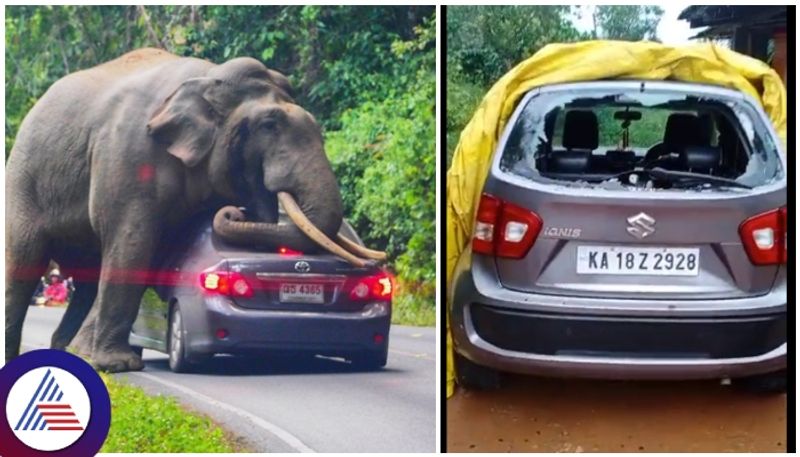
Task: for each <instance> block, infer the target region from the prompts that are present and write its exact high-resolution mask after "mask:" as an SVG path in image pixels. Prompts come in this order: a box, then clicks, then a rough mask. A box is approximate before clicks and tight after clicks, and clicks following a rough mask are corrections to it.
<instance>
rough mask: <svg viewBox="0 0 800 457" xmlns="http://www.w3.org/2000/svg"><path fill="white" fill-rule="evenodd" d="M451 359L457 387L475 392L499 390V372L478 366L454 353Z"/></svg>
mask: <svg viewBox="0 0 800 457" xmlns="http://www.w3.org/2000/svg"><path fill="white" fill-rule="evenodd" d="M453 357H454V359H453V360H454V362H455V369H456V382H457V383H458V385H459V386H461V387H465V388H467V389H475V390H495V389H499V388H500V372H498V371H496V370H493V369H491V368H487V367H484V366H482V365H478V364H476V363H474V362H472V361H471V360H469V359H467V358H466V357H464V356H462V355H461V354H459V353H458V352H455V351H454V352H453Z"/></svg>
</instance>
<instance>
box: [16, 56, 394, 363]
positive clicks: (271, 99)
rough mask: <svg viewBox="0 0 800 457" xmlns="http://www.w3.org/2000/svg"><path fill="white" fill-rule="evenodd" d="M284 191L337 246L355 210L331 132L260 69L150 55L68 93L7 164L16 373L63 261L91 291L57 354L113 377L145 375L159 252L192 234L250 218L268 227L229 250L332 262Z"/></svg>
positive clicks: (75, 304) (57, 94)
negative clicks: (210, 219)
mask: <svg viewBox="0 0 800 457" xmlns="http://www.w3.org/2000/svg"><path fill="white" fill-rule="evenodd" d="M279 193H280V194H281V195H282V196H284V197H286V198H288V199H289V200H291V201H292V202H296V205H297V207H299V209H300V211H301V212H302V216H303V221H304V223H305V222H310V223H311V224H313V226H314V228H315V229H316V232H314V233H315V234H316V235H315V236H321V237H322V238H326V239H328V241H330V239H331V238H333V239H335V238H336V234H337V232H338V230H339V227H340V226H341V223H342V211H343V210H342V202H341V195H340V192H339V188H338V185H337V182H336V178H335V176H334V175H333V172H332V170H331V166H330V163H329V162H328V159H327V156H326V155H325V150H324V147H323V139H322V134H321V130H320V128H319V126H318V125H317V123H316V121H315V120H314V118H313V117H312V116H311V115H310V114H309V113H308V112H306V111H305V110H304V109H303V108H301V107H300V106H298V105H296V104H295V103H294V102H293V100H292V98H291V87H290V85H289V83H288V80H287V79H286V77H285V76H283V75H281V74H280V73H278V72H275V71H273V70H269V69H267V68H266V67H265V66H264V65H262V64H261V63H260V62H258V61H257V60H255V59H251V58H236V59H233V60H230V61H228V62H225V63H223V64H220V65H216V64H213V63H211V62H208V61H204V60H200V59H195V58H186V57H178V56H174V55H171V54H169V53H167V52H165V51H162V50H157V49H141V50H137V51H133V52H130V53H128V54H125V55H123V56H121V57H119V58H117V59H115V60H113V61H110V62H107V63H104V64H102V65H99V66H97V67H94V68H91V69H88V70H84V71H79V72H76V73H73V74H70V75H68V76H66V77H64V78H62V79H61V80H59V81H57V82H56V83H55V84H53V85H52V86H51V87H50V89H49V90H48V91H47V92H46V93H45V94H44V96H42V98H41V99H40V100H39V101H38V102H37V103H36V105H34V107H33V108H32V109H31V111H30V112H29V113H28V115H27V116H26V118H25V120H24V121H23V123H22V126H21V128H20V131H19V134H18V135H17V138H16V143H15V145H14V148H13V150H12V152H11V155H10V158H9V160H8V163H7V166H6V361H8V360H10V359H11V358H13V357H15V356H17V355H18V354H19V345H20V337H21V332H22V324H23V321H24V319H25V314H26V312H27V307H28V302H29V299H30V296H31V293H32V292H33V290H34V288H35V286H36V281H37V280H38V278H39V277H40V276H41V275H42V273H43V271H44V269H45V267H46V264H47V262H48V260H49V259H54V260H55V261H56V262H58V263H59V264H60V265H61V266H62V269H63V270H65V271H73V272H74V276H75V280H76V283H77V284H76V288H77V291H78V292H76V294H75V297H74V298H73V301H72V303H71V305H70V306H69V307H68V309H67V311H66V313H65V315H64V317H63V319H62V321H61V324H60V325H59V327H58V329H57V330H56V332H55V333H54V335H53V339H52V347H54V348H59V349H63V348H65V347H66V346H67V345H69V344H70V342H72V346H73V347H74V348H75V349H76V350H77V351H78V352H79V353H82V354H84V355H86V356H88V357H89V358H90V359H91V361H92V363H93V364H94V365H95V367H96V368H98V369H101V370H107V371H127V370H138V369H141V368H142V367H143V364H142V361H141V358H140V357H139V356H138V355H136V354H135V353H134V352H133V351H132V350H131V348H130V347H129V345H128V334H129V332H130V330H131V326H132V325H133V322H134V320H135V318H136V315H137V312H138V306H139V302H140V299H141V296H142V293H143V291H144V284H145V282H146V280H145V278H146V277H147V274H148V271H149V269H150V268H152V264H153V261H154V260H155V257H156V251H157V250H158V249H157V248H158V243H159V240H160V239H162V237H164V236H168V235H170V234H172V233H174V231H175V230H176V228H177V227H178V226H179V224H180V223H181V221H183V220H185V219H186V218H188V217H189V216H191V215H192V214H195V213H197V212H198V211H200V210H208V209H212V210H213V209H216V208H221V207H223V206H226V205H233V206H246V207H247V208H248V214H249V215H250V216H251V217H253V216H254V217H255V219H257V220H258V222H237V223H233V222H231V223H228V224H227V226H225V227H220V231H221V232H220V236H223V237H224V238H225V239H226V240H228V241H230V242H246V241H247V240H248V239H250V238H249V237H253V236H256V238H257V240H258V243H259V245H272V246H276V245H278V244H280V245H287V246H290V247H292V248H293V249H297V250H302V251H307V252H314V251H316V250H318V249H319V246H320V243H321V242H320V240H317V239H314V240H312V239H311V238H310V237H309V235H307V233H309V231H308V230H305V231H304V230H300V229H299V228H298V227H297V225H293V224H277V223H276V222H277V220H278V194H279ZM287 201H288V200H287ZM293 220H297V219H294V218H293ZM222 222H223V223H226V221H222ZM298 223H299V222H298ZM322 241H324V240H322ZM322 244H323V245H324V243H322ZM329 247H330V246H328V248H329ZM347 250H348V251H349V252H354V251H353V249H352V247H349V248H348V249H347ZM371 252H374V251H368V250H363V249H362V250H361V255H362V256H365V255H372V254H371ZM379 254H380V253H379ZM377 257H380V255H378V256H377ZM371 258H376V256H374V255H373V256H372V257H371ZM358 260H359V261H360V260H362V259H358ZM73 337H74V338H73Z"/></svg>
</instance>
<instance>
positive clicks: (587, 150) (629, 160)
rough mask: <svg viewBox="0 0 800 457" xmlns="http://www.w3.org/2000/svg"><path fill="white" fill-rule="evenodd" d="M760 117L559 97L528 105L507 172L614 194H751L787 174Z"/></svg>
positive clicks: (611, 95)
mask: <svg viewBox="0 0 800 457" xmlns="http://www.w3.org/2000/svg"><path fill="white" fill-rule="evenodd" d="M778 154H779V152H778V149H777V147H776V145H775V143H774V142H773V141H772V137H771V135H770V134H769V131H768V130H767V127H766V126H765V124H764V121H763V120H762V118H761V116H760V115H759V113H758V111H756V110H755V109H753V108H752V107H751V106H749V105H747V104H745V103H744V102H743V101H735V100H733V99H728V98H725V99H722V98H715V97H713V96H706V95H702V96H701V95H696V94H687V93H686V92H679V91H674V92H673V91H661V90H659V91H651V92H646V91H639V90H619V91H616V90H615V91H609V90H596V91H591V90H589V91H587V90H580V91H563V92H561V91H554V92H545V93H542V94H539V95H537V96H534V97H532V98H530V99H529V100H528V102H527V104H526V105H525V106H524V108H523V110H522V112H521V113H520V116H519V117H518V119H517V121H516V124H515V125H514V127H513V129H512V131H511V133H510V135H509V138H508V141H507V142H506V145H505V148H504V150H503V156H502V158H501V162H500V166H501V169H503V170H504V171H507V172H511V173H514V174H517V175H519V176H523V177H527V178H530V179H534V180H537V181H543V182H556V183H560V184H566V185H579V186H592V187H594V186H600V187H607V188H620V187H622V188H653V189H664V188H675V187H681V188H700V189H708V188H715V189H721V188H730V187H738V188H752V187H756V186H761V185H765V184H768V183H771V182H773V181H775V180H777V179H779V178H781V177H782V176H783V174H782V173H783V172H782V169H781V164H780V158H779V155H778Z"/></svg>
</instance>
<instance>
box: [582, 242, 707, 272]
mask: <svg viewBox="0 0 800 457" xmlns="http://www.w3.org/2000/svg"><path fill="white" fill-rule="evenodd" d="M699 271H700V249H698V248H655V247H648V248H644V247H618V246H578V274H589V275H591V274H604V275H649V276H697V275H698V272H699Z"/></svg>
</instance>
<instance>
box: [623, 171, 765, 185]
mask: <svg viewBox="0 0 800 457" xmlns="http://www.w3.org/2000/svg"><path fill="white" fill-rule="evenodd" d="M632 174H643V175H648V176H650V177H651V178H656V179H663V180H666V181H669V182H671V183H677V182H698V183H708V184H717V185H720V186H729V187H739V188H742V189H752V188H753V187H752V186H748V185H747V184H742V183H740V182H738V181H736V180H733V179H728V178H722V177H719V176H712V175H705V174H702V173H692V172H690V171H674V170H665V169H664V168H660V167H656V168H651V169H642V170H631V171H626V172H624V173H620V174H618V175H617V178H620V179H621V178H624V177H625V176H629V175H632Z"/></svg>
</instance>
